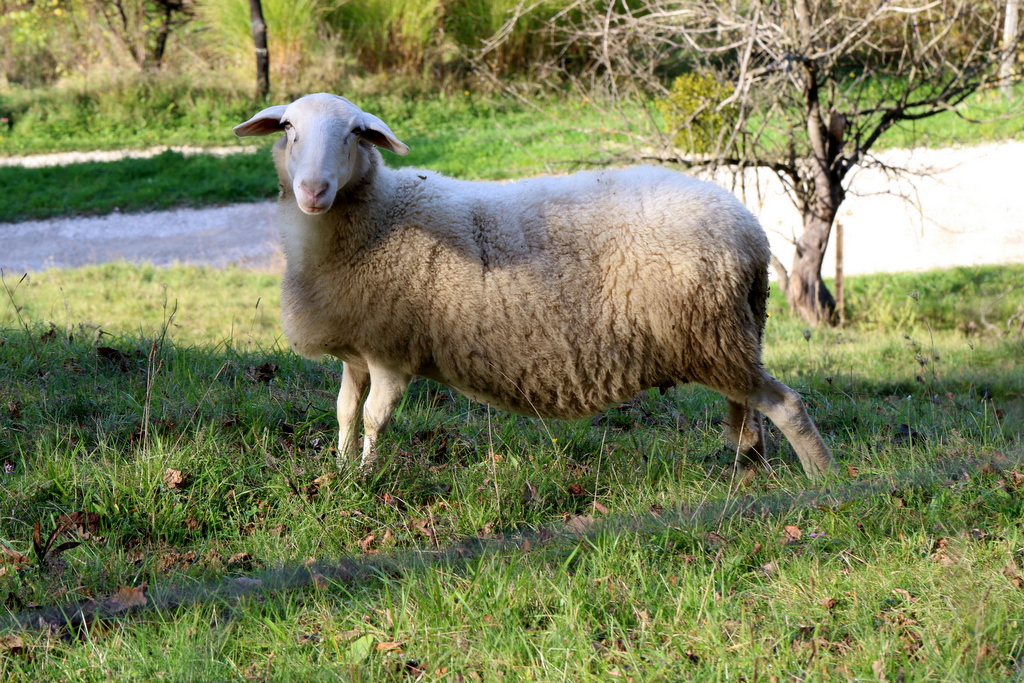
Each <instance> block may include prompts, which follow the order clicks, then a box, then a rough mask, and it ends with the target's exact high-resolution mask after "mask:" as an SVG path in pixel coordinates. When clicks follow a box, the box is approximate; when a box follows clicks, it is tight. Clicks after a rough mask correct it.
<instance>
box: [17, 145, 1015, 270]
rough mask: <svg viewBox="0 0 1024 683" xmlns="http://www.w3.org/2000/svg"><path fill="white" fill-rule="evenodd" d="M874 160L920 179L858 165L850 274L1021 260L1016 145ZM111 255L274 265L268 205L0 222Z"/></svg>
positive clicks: (778, 196) (779, 224) (46, 245)
mask: <svg viewBox="0 0 1024 683" xmlns="http://www.w3.org/2000/svg"><path fill="white" fill-rule="evenodd" d="M105 154H106V153H105ZM881 157H882V160H883V161H884V162H885V163H886V164H888V165H890V166H902V167H907V168H912V169H915V170H916V171H918V172H919V173H922V174H926V175H924V176H921V177H916V178H911V179H904V180H897V179H893V178H891V177H888V176H887V175H886V174H885V173H883V172H881V171H878V170H870V169H868V170H861V171H859V172H857V174H856V175H855V176H854V178H853V179H852V181H851V184H850V191H849V193H848V198H847V200H846V202H845V203H844V204H843V208H842V211H841V213H840V216H839V219H840V220H841V221H843V224H844V226H845V232H846V243H845V247H846V248H845V251H846V257H845V258H846V272H847V273H848V274H858V273H871V272H878V271H890V272H895V271H903V270H925V269H928V268H937V267H948V266H955V265H973V264H982V263H1010V262H1024V170H1022V168H1021V159H1024V142H1005V143H999V144H991V145H981V146H978V147H969V148H951V149H943V150H928V149H919V150H891V151H888V152H885V153H883V154H882V155H881ZM30 159H32V158H30ZM48 161H50V160H48ZM28 163H34V162H32V161H30V160H26V165H27V164H28ZM753 180H754V178H753V177H751V178H750V179H749V181H748V183H747V184H748V191H747V196H746V201H747V204H748V206H750V207H751V209H752V210H753V211H754V212H755V213H756V214H757V215H758V216H759V217H760V219H761V222H762V224H763V225H764V227H765V230H767V231H768V235H769V239H770V240H771V242H772V249H773V251H774V252H775V253H776V254H777V255H778V256H779V257H780V259H781V260H782V261H783V263H787V264H788V263H789V262H790V260H791V258H792V252H793V247H792V245H791V244H790V242H789V238H790V237H791V235H792V233H793V230H794V229H795V227H796V226H798V225H799V220H798V216H797V214H796V212H795V210H794V209H793V208H792V206H791V205H790V204H789V200H788V199H787V198H786V197H785V196H784V195H783V193H782V191H781V188H780V186H779V185H778V184H777V182H773V181H772V180H771V179H768V178H765V177H762V182H761V188H760V189H761V191H760V198H759V197H758V192H756V191H754V190H753V189H750V188H752V187H753V186H754V184H755V183H753ZM902 195H906V196H907V197H909V198H910V201H907V200H906V199H904V198H903V196H902ZM833 248H834V245H833V246H830V248H829V252H830V253H829V254H826V266H825V268H824V270H825V273H826V275H828V274H831V273H832V270H833V265H834V262H835V260H834V256H832V254H831V251H832V249H833ZM114 259H125V260H127V261H133V262H150V263H154V264H158V265H164V264H169V263H173V262H182V263H203V264H211V265H216V266H223V265H226V264H228V263H238V264H243V265H247V266H252V267H256V268H268V267H275V266H277V267H279V265H280V250H279V247H278V238H277V230H276V227H275V225H274V211H273V204H272V203H270V202H261V203H257V204H237V205H233V206H225V207H219V208H206V209H178V210H175V211H160V212H154V213H141V214H127V215H125V214H111V215H109V216H102V217H98V218H56V219H50V220H43V221H28V222H25V223H15V224H6V225H0V267H2V268H3V269H4V271H5V272H6V273H8V274H13V273H18V272H25V271H36V270H41V269H44V268H51V267H58V268H61V267H74V266H80V265H84V264H87V263H99V262H104V261H109V260H114Z"/></svg>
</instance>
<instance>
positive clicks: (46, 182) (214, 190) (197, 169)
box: [0, 150, 277, 222]
mask: <svg viewBox="0 0 1024 683" xmlns="http://www.w3.org/2000/svg"><path fill="white" fill-rule="evenodd" d="M0 185H2V186H3V187H4V189H5V192H4V197H3V198H2V199H0V221H11V222H13V221H21V220H29V219H39V218H50V217H52V216H66V215H90V214H107V213H111V212H113V211H124V212H134V211H153V210H157V209H171V208H176V207H181V206H208V205H216V204H224V203H234V202H253V201H259V200H261V199H268V198H271V197H276V196H277V175H276V174H275V172H274V164H273V162H272V161H271V159H270V152H269V150H263V151H262V152H260V153H258V154H235V155H231V156H227V157H223V158H218V157H214V156H209V155H195V156H189V157H185V156H182V155H181V154H179V153H177V152H171V151H168V152H164V153H163V154H160V155H158V156H155V157H152V158H150V159H125V160H123V161H120V162H117V163H104V162H91V163H83V164H71V165H68V166H50V167H46V168H18V167H11V166H7V167H0Z"/></svg>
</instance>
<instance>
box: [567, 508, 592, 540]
mask: <svg viewBox="0 0 1024 683" xmlns="http://www.w3.org/2000/svg"><path fill="white" fill-rule="evenodd" d="M563 519H564V520H565V528H566V529H568V530H569V531H571V532H572V533H574V534H581V535H582V534H585V533H587V531H588V530H589V529H590V527H592V526H594V518H593V517H591V516H590V515H571V514H569V513H568V512H566V513H565V514H564V515H563Z"/></svg>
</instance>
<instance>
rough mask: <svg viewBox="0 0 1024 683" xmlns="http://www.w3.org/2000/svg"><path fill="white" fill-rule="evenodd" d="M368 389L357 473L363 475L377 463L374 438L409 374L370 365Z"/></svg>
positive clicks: (387, 417)
mask: <svg viewBox="0 0 1024 683" xmlns="http://www.w3.org/2000/svg"><path fill="white" fill-rule="evenodd" d="M369 367H370V393H369V395H368V396H367V397H366V403H364V404H363V427H364V428H365V431H366V434H365V436H364V437H363V460H362V462H361V463H360V464H359V473H360V475H361V476H363V477H365V476H367V475H370V474H372V473H373V471H374V470H375V469H376V467H377V455H378V454H377V439H378V438H379V437H380V434H381V433H382V432H383V431H384V429H385V428H386V427H387V426H388V423H389V422H390V421H391V416H392V414H394V412H395V408H396V407H398V402H399V401H401V400H402V396H404V395H405V390H406V388H407V387H408V386H409V379H410V376H409V375H407V374H405V373H401V372H396V371H394V370H391V369H389V368H384V367H381V366H377V365H372V364H371V365H370V366H369Z"/></svg>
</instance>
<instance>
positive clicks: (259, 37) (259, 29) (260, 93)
mask: <svg viewBox="0 0 1024 683" xmlns="http://www.w3.org/2000/svg"><path fill="white" fill-rule="evenodd" d="M249 18H250V19H252V42H253V44H254V45H255V47H256V99H257V100H259V101H262V100H265V99H266V98H267V93H269V92H270V53H269V52H268V51H267V24H266V22H264V21H263V5H262V4H261V2H260V0H249Z"/></svg>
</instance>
